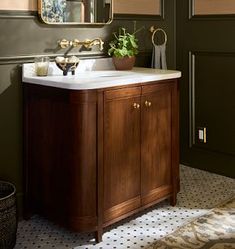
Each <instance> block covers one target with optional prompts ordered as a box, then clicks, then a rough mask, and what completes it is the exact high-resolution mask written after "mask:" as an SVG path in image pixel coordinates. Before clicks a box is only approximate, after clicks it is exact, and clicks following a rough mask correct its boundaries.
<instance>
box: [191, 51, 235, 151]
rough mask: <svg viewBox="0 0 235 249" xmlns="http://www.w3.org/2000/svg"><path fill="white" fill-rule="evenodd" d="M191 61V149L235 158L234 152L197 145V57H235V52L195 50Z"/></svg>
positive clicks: (192, 52)
mask: <svg viewBox="0 0 235 249" xmlns="http://www.w3.org/2000/svg"><path fill="white" fill-rule="evenodd" d="M188 55H189V56H188V59H189V81H188V82H189V148H190V149H193V148H197V149H200V150H205V151H210V152H215V153H220V154H223V155H229V156H234V153H232V152H225V151H220V150H218V149H213V148H207V147H205V148H203V147H201V146H198V145H197V144H196V92H195V89H196V63H195V61H196V56H200V55H201V56H203V55H204V56H205V55H209V56H211V57H213V56H227V57H235V52H226V51H199V50H193V51H189V52H188Z"/></svg>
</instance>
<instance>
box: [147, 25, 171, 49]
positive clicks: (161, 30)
mask: <svg viewBox="0 0 235 249" xmlns="http://www.w3.org/2000/svg"><path fill="white" fill-rule="evenodd" d="M150 31H151V32H153V34H152V43H153V45H155V46H158V45H157V44H156V43H155V42H154V37H155V34H156V33H157V32H163V34H164V37H165V41H164V42H163V44H161V45H165V44H166V43H167V34H166V32H165V30H164V29H160V28H157V29H154V27H153V26H152V27H151V28H150Z"/></svg>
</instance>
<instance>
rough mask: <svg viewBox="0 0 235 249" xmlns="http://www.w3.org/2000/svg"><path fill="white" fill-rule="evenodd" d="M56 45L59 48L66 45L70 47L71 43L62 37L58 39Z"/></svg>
mask: <svg viewBox="0 0 235 249" xmlns="http://www.w3.org/2000/svg"><path fill="white" fill-rule="evenodd" d="M58 45H59V46H60V47H61V48H67V47H70V46H71V45H72V42H71V41H68V40H66V39H62V40H59V41H58Z"/></svg>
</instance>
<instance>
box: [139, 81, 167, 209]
mask: <svg viewBox="0 0 235 249" xmlns="http://www.w3.org/2000/svg"><path fill="white" fill-rule="evenodd" d="M141 102H142V114H141V125H142V130H141V195H142V205H147V204H149V203H153V202H156V201H157V200H159V199H161V198H163V197H166V196H167V195H168V194H170V193H171V192H172V184H171V172H172V170H171V168H172V167H171V142H172V141H171V140H172V131H171V124H172V85H171V84H168V83H164V84H155V85H150V86H144V87H143V95H142V99H141Z"/></svg>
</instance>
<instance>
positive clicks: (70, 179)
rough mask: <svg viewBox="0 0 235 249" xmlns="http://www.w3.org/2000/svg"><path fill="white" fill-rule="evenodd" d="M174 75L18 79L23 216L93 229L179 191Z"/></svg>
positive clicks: (99, 235) (173, 197)
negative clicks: (51, 83) (87, 86)
mask: <svg viewBox="0 0 235 249" xmlns="http://www.w3.org/2000/svg"><path fill="white" fill-rule="evenodd" d="M178 130H179V126H178V82H177V80H165V81H159V82H151V83H144V84H133V85H132V86H123V87H120V86H119V87H114V88H111V89H99V90H85V91H79V90H77V91H76V90H66V89H58V88H52V87H45V86H39V85H33V84H24V187H25V189H24V192H25V203H24V204H25V207H24V211H25V216H28V214H31V213H40V214H43V215H45V216H46V217H48V219H50V220H53V221H54V222H55V223H58V224H61V225H63V226H65V227H67V228H69V229H71V230H73V231H76V232H96V235H95V236H96V240H97V241H101V240H102V233H103V228H104V227H106V226H108V225H110V224H112V223H114V222H117V221H119V220H121V219H123V218H126V217H128V216H131V215H133V214H136V213H137V212H139V211H141V210H143V209H145V208H147V207H150V206H152V205H154V204H156V203H158V202H160V201H162V200H164V199H170V201H171V204H172V205H175V203H176V196H177V192H178V191H179V155H178V154H179V153H178V150H179V147H178Z"/></svg>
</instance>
